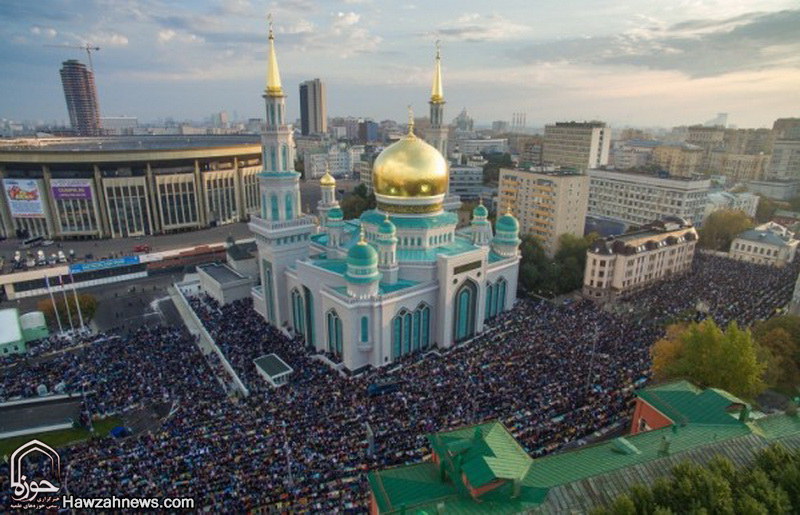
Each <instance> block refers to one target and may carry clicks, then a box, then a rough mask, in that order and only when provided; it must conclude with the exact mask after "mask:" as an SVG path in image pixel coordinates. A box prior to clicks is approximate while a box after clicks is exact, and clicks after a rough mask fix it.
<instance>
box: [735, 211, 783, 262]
mask: <svg viewBox="0 0 800 515" xmlns="http://www.w3.org/2000/svg"><path fill="white" fill-rule="evenodd" d="M796 252H797V240H796V239H794V233H793V232H792V231H790V230H788V229H787V228H786V227H784V226H782V225H780V224H776V223H775V222H767V223H765V224H762V225H759V226H758V227H756V228H754V229H748V230H746V231H744V232H743V233H741V234H739V235H738V236H736V238H734V240H733V241H732V242H731V248H730V251H729V252H728V255H729V256H730V257H731V258H733V259H738V260H740V261H747V262H750V263H758V264H761V265H772V266H777V267H782V266H785V265H786V264H787V263H791V262H792V261H794V255H795V253H796Z"/></svg>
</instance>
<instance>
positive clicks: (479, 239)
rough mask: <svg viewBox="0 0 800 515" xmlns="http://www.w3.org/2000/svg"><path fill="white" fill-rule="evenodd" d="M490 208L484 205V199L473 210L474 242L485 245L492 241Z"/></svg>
mask: <svg viewBox="0 0 800 515" xmlns="http://www.w3.org/2000/svg"><path fill="white" fill-rule="evenodd" d="M488 216H489V210H488V209H486V206H484V205H483V199H481V201H480V204H478V205H477V206H475V209H473V210H472V223H471V224H470V226H471V227H472V243H474V244H475V245H479V246H481V247H485V246H487V245H489V244H490V243H491V242H492V224H490V223H489V220H487V218H488Z"/></svg>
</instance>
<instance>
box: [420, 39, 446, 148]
mask: <svg viewBox="0 0 800 515" xmlns="http://www.w3.org/2000/svg"><path fill="white" fill-rule="evenodd" d="M444 103H445V102H444V90H443V89H442V57H441V52H440V48H439V42H438V41H437V42H436V65H435V67H434V70H433V85H432V86H431V99H430V100H429V101H428V104H430V106H431V126H430V128H429V129H428V130H427V131H425V141H427V142H428V143H429V144H430V145H431V146H433V147H434V148H436V150H438V151H439V152H441V154H442V155H443V156H444V158H445V159H447V133H448V128H447V125H445V123H444Z"/></svg>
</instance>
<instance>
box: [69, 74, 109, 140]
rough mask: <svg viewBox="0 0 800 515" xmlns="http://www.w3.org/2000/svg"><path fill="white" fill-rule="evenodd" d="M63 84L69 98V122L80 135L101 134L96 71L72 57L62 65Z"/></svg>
mask: <svg viewBox="0 0 800 515" xmlns="http://www.w3.org/2000/svg"><path fill="white" fill-rule="evenodd" d="M61 84H62V85H63V86H64V97H65V98H66V100H67V111H68V112H69V123H70V125H71V126H72V129H73V130H74V131H75V133H76V134H77V135H78V136H99V135H100V105H99V104H98V102H97V89H96V88H95V85H94V72H92V70H90V69H89V68H87V67H86V65H85V64H83V63H81V62H79V61H76V60H75V59H70V60H69V61H64V63H63V64H62V65H61Z"/></svg>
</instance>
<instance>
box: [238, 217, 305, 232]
mask: <svg viewBox="0 0 800 515" xmlns="http://www.w3.org/2000/svg"><path fill="white" fill-rule="evenodd" d="M313 224H314V217H313V216H311V215H303V216H301V217H299V218H295V219H294V220H282V221H280V222H271V221H269V220H264V219H263V218H261V217H259V216H253V217H250V225H254V226H256V227H261V228H263V229H266V230H271V231H279V230H281V229H292V228H294V227H303V226H305V225H313Z"/></svg>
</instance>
